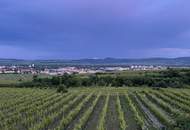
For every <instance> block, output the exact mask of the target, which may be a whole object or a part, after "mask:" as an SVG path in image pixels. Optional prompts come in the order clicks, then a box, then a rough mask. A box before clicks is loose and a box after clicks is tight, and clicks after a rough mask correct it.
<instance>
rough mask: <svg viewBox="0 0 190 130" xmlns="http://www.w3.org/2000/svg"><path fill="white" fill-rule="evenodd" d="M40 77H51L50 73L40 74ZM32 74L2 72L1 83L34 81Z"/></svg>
mask: <svg viewBox="0 0 190 130" xmlns="http://www.w3.org/2000/svg"><path fill="white" fill-rule="evenodd" d="M39 77H40V78H46V77H51V76H48V75H43V74H41V75H39ZM32 79H33V75H32V74H0V84H15V83H20V82H27V81H32Z"/></svg>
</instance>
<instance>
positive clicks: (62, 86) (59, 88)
mask: <svg viewBox="0 0 190 130" xmlns="http://www.w3.org/2000/svg"><path fill="white" fill-rule="evenodd" d="M57 92H58V93H67V92H68V90H67V89H66V86H65V85H64V84H61V85H59V86H58V88H57Z"/></svg>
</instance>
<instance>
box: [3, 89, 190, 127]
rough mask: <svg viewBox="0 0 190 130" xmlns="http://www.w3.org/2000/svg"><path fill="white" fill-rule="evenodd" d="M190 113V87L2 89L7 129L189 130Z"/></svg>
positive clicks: (4, 119)
mask: <svg viewBox="0 0 190 130" xmlns="http://www.w3.org/2000/svg"><path fill="white" fill-rule="evenodd" d="M188 113H190V90H188V89H169V88H168V89H160V90H153V89H150V88H98V87H96V88H71V89H69V92H68V93H65V94H61V93H56V91H55V90H53V89H46V90H43V89H31V88H0V120H1V122H0V129H2V130H141V129H143V130H154V129H155V130H159V129H163V128H167V129H168V130H169V129H174V127H175V129H177V127H179V129H184V130H188V129H189V128H188V127H187V126H185V125H181V124H179V123H178V122H177V121H178V119H177V118H178V117H179V116H180V115H181V116H182V117H184V116H187V115H188ZM177 124H178V125H177ZM187 125H188V124H187ZM183 127H184V128H183ZM185 127H186V128H185Z"/></svg>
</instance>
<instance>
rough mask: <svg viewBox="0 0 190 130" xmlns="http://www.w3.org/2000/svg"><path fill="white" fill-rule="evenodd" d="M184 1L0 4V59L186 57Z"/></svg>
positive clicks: (4, 0)
mask: <svg viewBox="0 0 190 130" xmlns="http://www.w3.org/2000/svg"><path fill="white" fill-rule="evenodd" d="M189 6H190V1H188V0H28V1H27V0H0V58H22V59H53V58H57V59H79V58H105V57H116V58H147V57H182V56H190V13H189V12H190V8H189Z"/></svg>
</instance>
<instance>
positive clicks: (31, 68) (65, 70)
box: [0, 64, 167, 75]
mask: <svg viewBox="0 0 190 130" xmlns="http://www.w3.org/2000/svg"><path fill="white" fill-rule="evenodd" d="M164 69H167V67H165V66H153V65H131V66H112V67H110V66H98V67H97V66H92V67H83V66H82V67H81V66H80V67H79V66H77V67H76V66H66V67H58V68H46V67H44V68H40V69H39V68H38V69H37V67H36V66H35V64H31V65H28V66H0V74H47V75H63V74H74V73H77V74H93V73H106V72H116V71H127V70H131V71H140V70H142V71H149V70H164Z"/></svg>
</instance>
